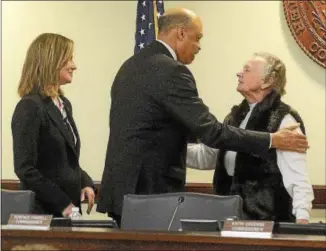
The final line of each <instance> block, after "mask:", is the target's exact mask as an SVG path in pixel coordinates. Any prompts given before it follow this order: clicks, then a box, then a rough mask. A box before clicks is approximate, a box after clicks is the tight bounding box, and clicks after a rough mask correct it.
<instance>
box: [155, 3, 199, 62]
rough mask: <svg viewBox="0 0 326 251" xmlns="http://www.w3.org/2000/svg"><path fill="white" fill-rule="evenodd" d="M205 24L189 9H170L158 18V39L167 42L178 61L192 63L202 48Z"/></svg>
mask: <svg viewBox="0 0 326 251" xmlns="http://www.w3.org/2000/svg"><path fill="white" fill-rule="evenodd" d="M202 36H203V25H202V23H201V20H200V18H199V17H198V16H197V15H196V14H195V13H194V12H192V11H190V10H187V9H183V8H181V9H170V10H167V11H166V12H165V13H164V15H163V16H161V17H160V18H159V19H158V37H157V38H158V40H161V41H163V42H165V43H167V44H168V45H169V46H170V47H171V48H172V49H173V50H174V51H175V53H176V55H177V59H178V61H180V62H181V63H183V64H190V63H191V62H192V61H193V60H194V58H195V55H196V54H197V53H198V52H199V50H200V39H201V38H202Z"/></svg>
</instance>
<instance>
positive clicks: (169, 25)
mask: <svg viewBox="0 0 326 251" xmlns="http://www.w3.org/2000/svg"><path fill="white" fill-rule="evenodd" d="M196 19H198V17H197V15H196V14H195V13H194V12H192V11H191V10H188V9H184V8H178V9H169V10H167V11H166V12H165V13H164V15H162V16H161V17H160V18H159V19H158V32H159V33H166V32H168V31H170V30H171V29H174V28H177V27H189V26H191V25H192V24H193V22H194V21H195V20H196Z"/></svg>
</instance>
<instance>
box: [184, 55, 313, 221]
mask: <svg viewBox="0 0 326 251" xmlns="http://www.w3.org/2000/svg"><path fill="white" fill-rule="evenodd" d="M237 77H238V86H237V91H238V92H240V93H241V94H242V96H243V97H244V98H245V99H244V100H243V101H242V103H241V104H240V105H237V106H234V107H233V108H232V110H231V112H230V114H229V115H228V116H227V117H226V118H225V121H224V123H225V124H228V125H232V126H235V127H240V128H245V129H250V130H256V131H264V132H271V133H272V132H275V131H277V130H278V129H280V128H284V127H287V126H289V125H293V124H294V123H297V122H299V123H300V128H298V129H297V130H298V132H299V133H305V128H304V125H303V122H302V119H301V118H300V116H299V114H298V113H297V112H296V111H295V110H293V109H292V108H291V107H290V106H289V105H287V104H285V103H284V102H282V101H281V96H282V95H284V94H285V90H284V87H285V83H286V69H285V66H284V64H283V63H282V61H281V60H280V59H278V58H277V57H275V56H274V55H271V54H268V53H256V54H254V56H253V57H252V58H251V59H250V60H249V61H248V62H247V63H246V64H245V65H244V67H243V70H242V71H241V72H240V73H238V74H237ZM187 166H188V167H190V168H196V169H206V170H208V169H215V174H214V180H213V185H214V189H215V192H216V193H217V194H219V195H230V194H238V195H240V196H241V197H242V199H243V202H244V203H243V211H244V218H245V219H250V220H273V221H283V222H292V221H295V220H296V222H297V223H308V221H309V214H310V211H311V207H312V203H311V202H312V200H313V199H314V196H313V190H312V186H311V184H310V183H309V179H308V175H307V170H306V155H305V154H302V153H296V152H285V151H279V150H275V149H271V150H270V152H269V156H268V157H267V158H266V159H262V158H260V157H258V156H252V155H248V154H244V153H236V152H232V151H226V150H224V149H213V148H209V147H207V146H205V145H203V144H201V143H200V144H189V145H188V149H187Z"/></svg>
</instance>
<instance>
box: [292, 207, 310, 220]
mask: <svg viewBox="0 0 326 251" xmlns="http://www.w3.org/2000/svg"><path fill="white" fill-rule="evenodd" d="M295 215H296V219H297V220H299V219H302V220H309V212H308V211H307V210H306V209H303V208H300V209H297V212H296V214H295Z"/></svg>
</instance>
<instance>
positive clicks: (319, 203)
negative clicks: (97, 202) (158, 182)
mask: <svg viewBox="0 0 326 251" xmlns="http://www.w3.org/2000/svg"><path fill="white" fill-rule="evenodd" d="M19 183H20V182H19V180H9V179H4V180H1V188H2V189H8V190H18V189H19ZM95 186H96V187H97V188H99V187H100V182H99V181H95ZM313 189H314V194H315V199H314V201H313V202H312V203H313V208H314V209H326V186H323V185H313ZM186 191H187V192H192V193H206V194H213V193H214V192H213V187H212V185H211V184H209V183H187V184H186Z"/></svg>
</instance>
